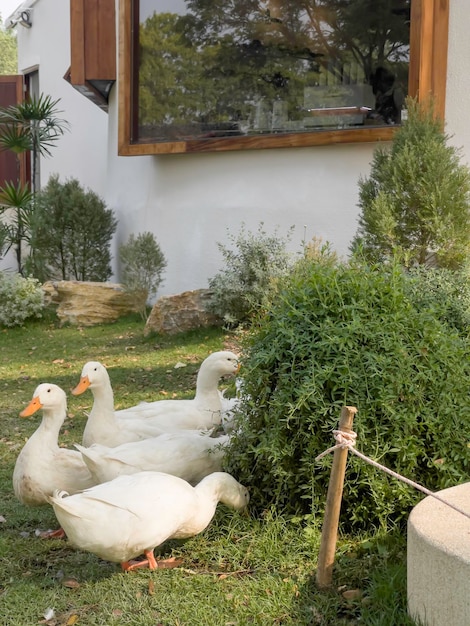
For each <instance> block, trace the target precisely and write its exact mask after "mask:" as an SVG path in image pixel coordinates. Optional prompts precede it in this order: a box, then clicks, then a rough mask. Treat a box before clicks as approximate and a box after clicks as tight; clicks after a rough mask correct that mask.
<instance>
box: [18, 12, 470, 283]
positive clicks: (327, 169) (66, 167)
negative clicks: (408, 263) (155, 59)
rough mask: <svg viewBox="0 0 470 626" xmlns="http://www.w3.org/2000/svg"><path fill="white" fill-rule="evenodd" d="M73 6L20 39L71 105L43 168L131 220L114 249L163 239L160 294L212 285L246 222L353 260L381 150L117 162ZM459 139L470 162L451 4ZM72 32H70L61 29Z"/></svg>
mask: <svg viewBox="0 0 470 626" xmlns="http://www.w3.org/2000/svg"><path fill="white" fill-rule="evenodd" d="M68 4H69V3H68V2H67V1H66V0H38V2H37V3H36V5H35V8H34V15H33V20H34V23H33V27H32V28H31V29H29V30H26V29H21V30H22V31H24V32H19V33H18V34H19V50H20V55H19V57H20V70H22V71H24V70H25V69H27V68H28V67H31V66H34V65H36V64H38V65H39V69H40V76H41V85H40V87H41V91H43V92H44V93H48V94H50V95H51V96H52V97H54V98H56V97H60V98H61V103H60V104H61V108H62V109H63V110H64V112H65V113H64V117H65V118H66V119H68V120H69V121H70V123H71V132H70V133H68V134H67V135H66V136H65V137H64V138H62V139H61V141H60V144H59V146H58V147H57V148H56V149H54V155H53V157H52V158H51V159H48V160H44V162H43V164H42V182H43V184H44V183H45V182H47V178H48V176H49V174H50V173H52V172H58V173H59V174H60V176H61V178H62V177H69V176H74V177H76V178H78V179H79V180H80V181H81V182H82V184H83V185H85V186H88V187H90V188H91V189H93V190H94V191H96V192H97V193H98V194H99V195H101V196H102V197H103V198H104V199H105V200H106V202H107V204H108V206H109V207H110V208H112V209H113V210H114V212H115V214H116V217H117V218H118V220H119V226H118V232H117V236H116V239H115V242H114V244H113V251H114V257H115V258H114V266H115V277H114V278H115V279H117V280H118V279H119V266H118V262H117V252H116V251H117V246H118V244H119V243H121V242H123V241H125V240H126V239H127V237H128V236H129V234H130V233H135V234H138V233H139V232H143V231H151V232H153V233H154V234H155V236H156V238H157V240H158V242H159V243H160V245H161V247H162V249H163V252H164V254H165V256H166V258H167V261H168V267H167V270H166V272H165V275H164V280H165V282H164V285H163V286H162V288H161V290H160V292H159V295H163V294H169V293H178V292H180V291H183V290H186V289H196V288H199V287H205V286H207V280H208V278H209V277H210V276H213V275H214V274H215V273H216V272H217V271H218V270H219V269H220V268H221V266H222V256H221V255H220V253H219V251H218V248H217V242H224V241H226V232H227V228H229V229H230V231H231V232H232V233H234V234H237V233H238V232H239V229H240V226H241V224H242V223H244V224H245V225H246V228H247V229H249V230H251V231H256V230H257V228H258V225H259V223H260V222H263V223H264V228H265V230H266V231H268V232H272V231H274V230H275V229H276V228H278V232H279V233H280V234H285V233H287V231H288V229H289V228H290V226H291V225H294V226H295V234H294V238H293V241H292V246H291V247H292V248H293V249H295V250H297V249H299V247H300V242H301V241H302V240H307V241H308V240H309V239H311V238H312V237H314V236H316V237H321V238H322V239H323V240H324V241H329V242H330V243H331V244H332V245H333V247H334V248H335V249H336V250H337V251H338V252H339V253H340V254H341V255H347V253H348V246H349V244H350V241H351V239H352V237H353V235H354V233H355V230H356V225H357V216H358V208H357V201H358V180H359V177H360V176H364V175H367V174H368V172H369V169H370V162H371V159H372V155H373V150H374V147H375V146H374V144H350V145H332V146H326V147H312V148H299V149H280V150H259V151H246V152H243V151H242V152H232V153H216V154H190V155H160V156H147V157H118V156H117V89H116V87H115V88H113V90H112V93H111V98H110V107H109V114H108V115H106V114H105V113H103V112H102V111H101V110H100V109H99V108H98V107H97V106H96V105H94V104H92V103H91V102H89V101H88V100H87V99H86V98H84V97H83V96H81V95H80V94H79V93H78V92H76V91H75V90H74V89H73V88H72V87H71V86H70V85H69V84H68V83H66V81H65V80H63V78H62V77H63V75H64V74H65V71H66V70H67V68H68V65H69V59H70V50H69V7H68ZM450 5H451V9H450V35H449V56H448V90H447V114H446V119H447V129H448V131H449V133H451V134H452V135H453V138H452V141H453V142H454V143H455V144H456V145H458V146H462V148H463V152H462V157H463V159H465V160H466V161H467V162H470V118H469V115H468V113H467V98H466V95H467V94H468V93H469V92H470V84H469V82H470V78H469V75H468V71H467V64H468V59H469V58H470V38H469V37H468V26H469V25H470V13H469V12H468V0H450ZM59 25H60V26H59Z"/></svg>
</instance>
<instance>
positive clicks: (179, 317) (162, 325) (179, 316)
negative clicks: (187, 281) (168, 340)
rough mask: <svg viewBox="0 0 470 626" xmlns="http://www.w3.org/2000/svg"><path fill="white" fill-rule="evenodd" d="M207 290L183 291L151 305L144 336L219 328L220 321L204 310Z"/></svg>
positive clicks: (208, 293)
mask: <svg viewBox="0 0 470 626" xmlns="http://www.w3.org/2000/svg"><path fill="white" fill-rule="evenodd" d="M210 293H211V292H210V290H209V289H196V290H194V291H184V292H183V293H180V294H177V295H174V296H162V297H161V298H159V299H158V300H157V302H156V303H155V304H154V305H153V308H152V311H151V313H150V315H149V318H148V320H147V323H146V325H145V329H144V335H149V334H150V333H151V332H156V333H160V334H164V335H165V334H166V335H176V334H177V333H181V332H184V331H187V330H193V329H195V328H204V327H207V326H220V325H221V324H222V320H221V319H220V318H219V317H217V316H216V315H213V314H212V313H209V312H208V311H207V310H206V303H207V301H208V300H209V298H210Z"/></svg>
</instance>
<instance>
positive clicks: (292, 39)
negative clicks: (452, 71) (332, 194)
mask: <svg viewBox="0 0 470 626" xmlns="http://www.w3.org/2000/svg"><path fill="white" fill-rule="evenodd" d="M447 28H448V0H232V1H231V2H226V0H212V1H210V2H207V0H171V1H170V0H127V1H125V0H121V3H120V55H119V153H120V154H122V155H132V154H158V153H178V152H203V151H222V150H244V149H261V148H278V147H302V146H311V145H321V144H327V143H340V142H349V143H352V142H370V141H377V140H381V139H382V140H389V139H391V137H392V136H393V132H394V129H395V128H396V127H397V125H399V124H400V121H401V114H402V107H403V103H404V99H405V97H406V95H407V94H410V95H412V96H417V97H419V98H420V99H425V98H426V97H428V96H429V95H430V94H432V95H433V96H434V97H435V99H436V104H437V110H438V113H439V114H440V115H443V111H444V100H445V78H446V60H447Z"/></svg>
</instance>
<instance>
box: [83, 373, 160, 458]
mask: <svg viewBox="0 0 470 626" xmlns="http://www.w3.org/2000/svg"><path fill="white" fill-rule="evenodd" d="M87 389H90V390H91V392H92V394H93V406H92V408H91V411H90V414H89V415H88V419H87V422H86V425H85V430H84V431H83V436H82V444H83V445H84V446H86V447H88V446H91V445H92V444H94V443H100V444H101V445H104V446H109V447H115V446H119V445H121V444H123V443H129V442H130V441H141V440H143V439H148V438H150V437H157V436H158V435H162V434H163V433H164V432H165V431H164V429H163V428H162V426H160V425H158V424H156V423H154V422H152V421H151V420H146V419H145V418H143V417H142V418H137V417H134V418H133V419H132V420H131V419H119V418H118V417H116V414H115V411H114V395H113V389H112V387H111V381H110V380H109V374H108V371H107V370H106V368H105V366H104V365H102V364H101V363H99V362H98V361H89V362H88V363H86V364H85V365H84V366H83V369H82V374H81V378H80V382H79V383H78V385H77V386H76V387H75V388H74V389H73V390H72V393H73V394H74V395H79V394H81V393H83V392H84V391H86V390H87ZM129 417H130V415H129ZM77 454H79V453H78V452H77Z"/></svg>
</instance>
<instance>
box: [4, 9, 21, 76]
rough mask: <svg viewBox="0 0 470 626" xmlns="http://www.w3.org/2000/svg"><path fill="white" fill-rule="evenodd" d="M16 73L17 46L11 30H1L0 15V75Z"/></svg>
mask: <svg viewBox="0 0 470 626" xmlns="http://www.w3.org/2000/svg"><path fill="white" fill-rule="evenodd" d="M17 73H18V46H17V43H16V36H15V35H14V33H13V32H12V31H11V30H5V29H4V28H3V20H2V16H1V15H0V75H8V74H17Z"/></svg>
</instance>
